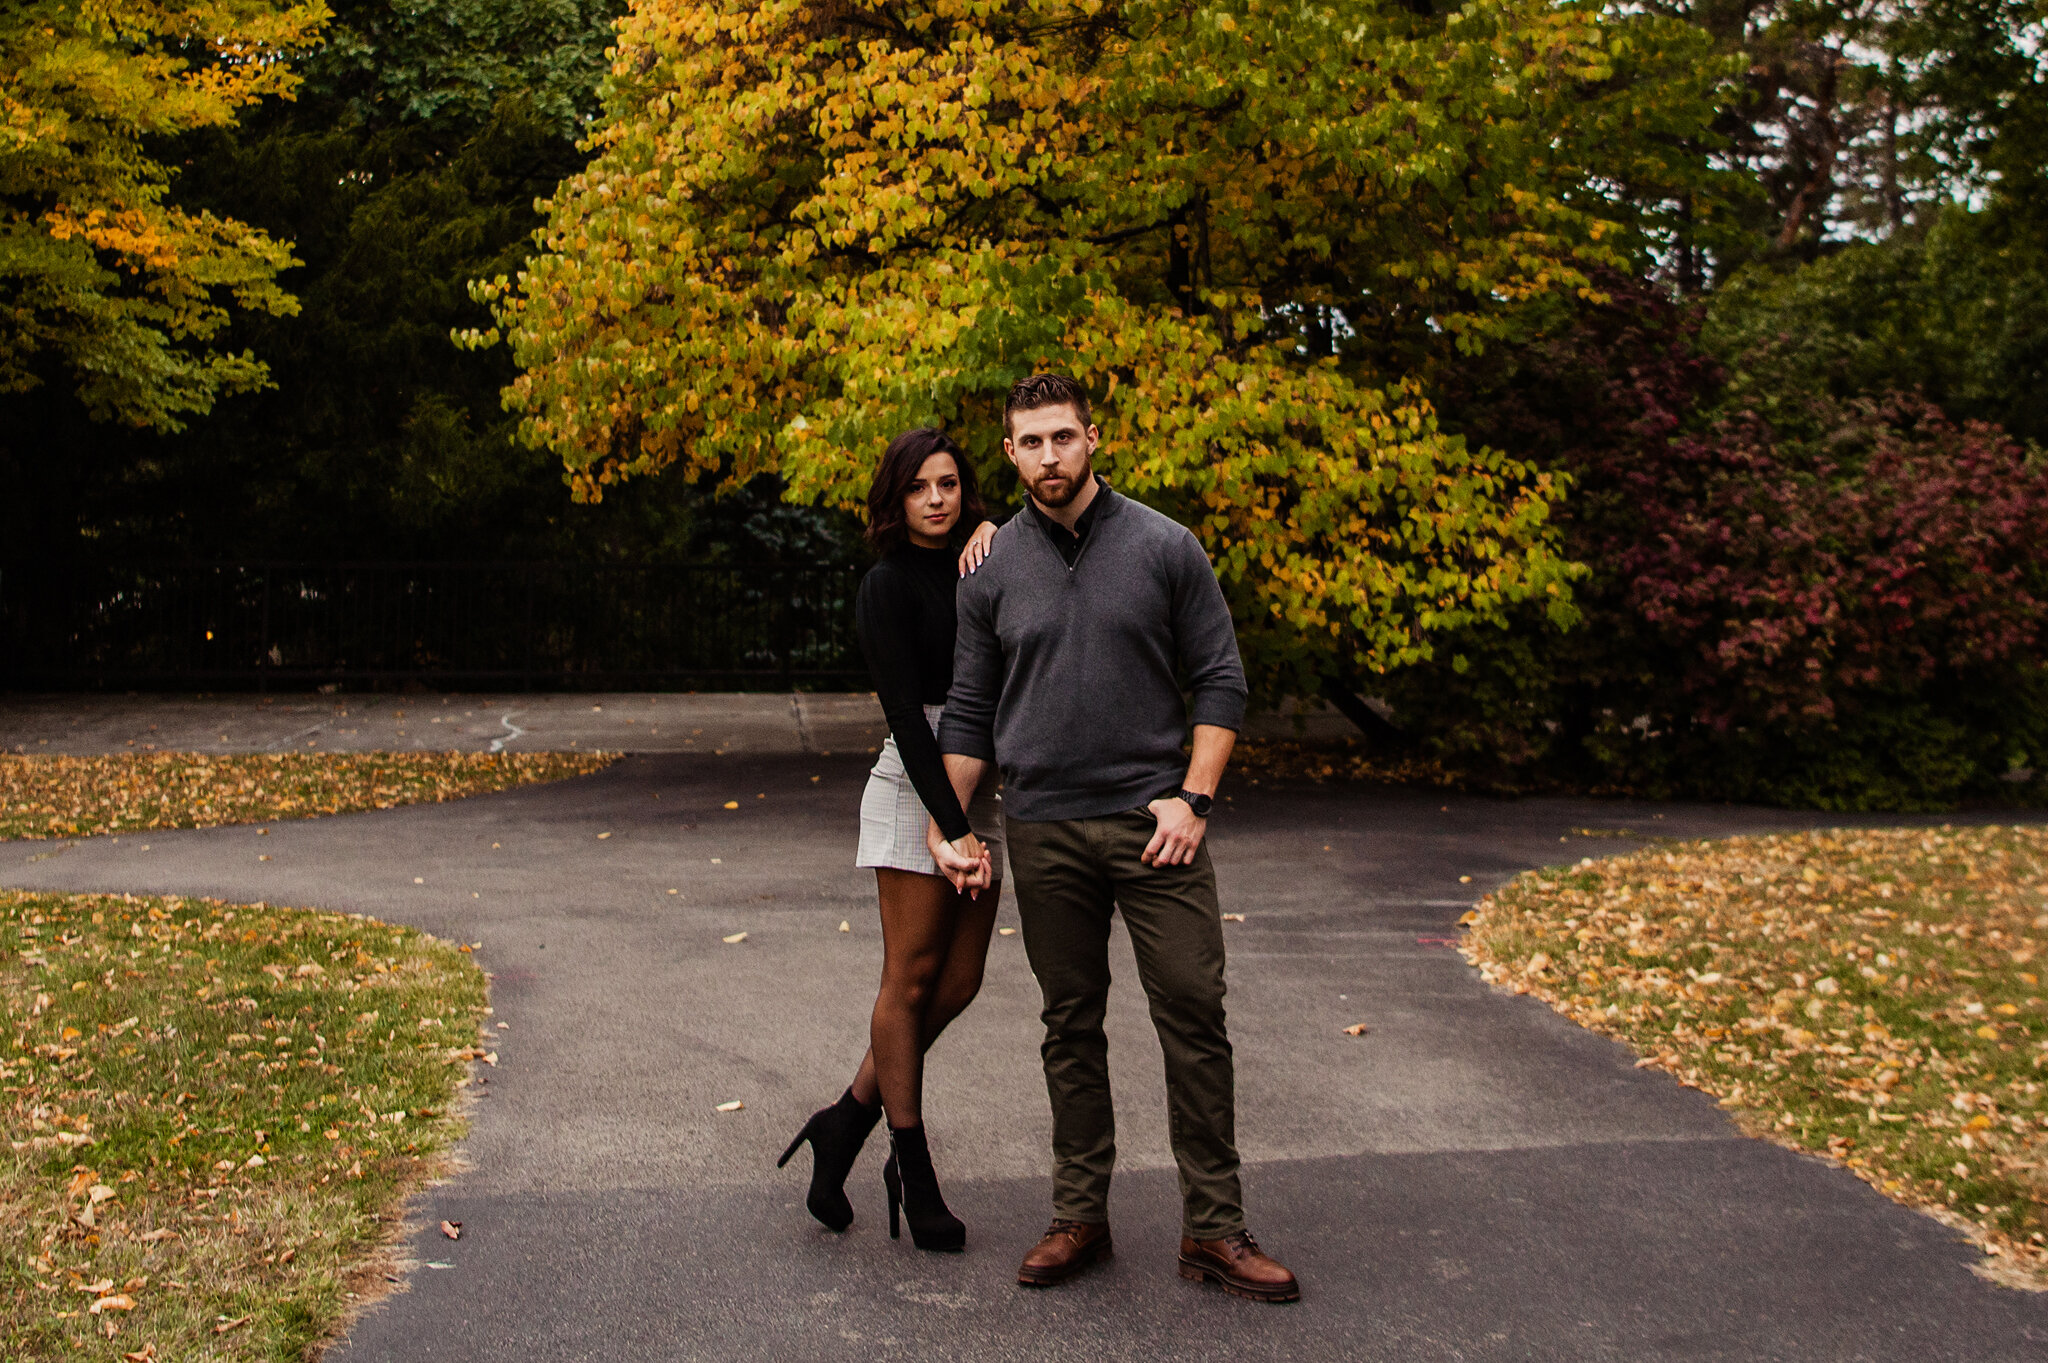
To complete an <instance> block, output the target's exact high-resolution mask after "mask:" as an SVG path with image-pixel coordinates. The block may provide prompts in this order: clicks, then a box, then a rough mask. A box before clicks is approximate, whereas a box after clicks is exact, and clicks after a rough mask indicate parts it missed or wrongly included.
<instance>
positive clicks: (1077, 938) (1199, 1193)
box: [1004, 810, 1244, 1240]
mask: <svg viewBox="0 0 2048 1363" xmlns="http://www.w3.org/2000/svg"><path fill="white" fill-rule="evenodd" d="M1155 826H1156V824H1155V822H1154V820H1153V818H1152V816H1151V815H1150V814H1149V813H1147V812H1145V811H1144V810H1135V811H1132V812H1129V813H1124V814H1110V815H1105V816H1104V817H1102V818H1098V819H1062V820H1055V821H1049V822H1027V821H1025V820H1021V819H1005V820H1004V828H1005V831H1006V833H1007V834H1008V837H1009V843H1010V878H1011V881H1012V883H1013V884H1014V885H1015V887H1016V891H1017V909H1018V912H1019V914H1020V915H1021V917H1022V919H1023V924H1024V949H1025V952H1026V953H1027V954H1028V955H1029V957H1030V959H1031V971H1032V973H1033V974H1034V975H1036V976H1037V977H1038V987H1039V989H1040V990H1041V991H1043V993H1044V996H1045V1011H1044V1013H1043V1014H1042V1016H1043V1018H1044V1020H1045V1043H1044V1045H1043V1046H1042V1047H1040V1054H1041V1055H1043V1056H1044V1058H1045V1087H1046V1091H1047V1092H1048V1093H1049V1094H1050V1095H1051V1097H1052V1150H1053V1215H1054V1216H1056V1217H1068V1218H1071V1219H1073V1220H1076V1221H1107V1220H1108V1219H1109V1178H1110V1173H1111V1171H1112V1170H1113V1169H1114V1168H1115V1166H1116V1111H1115V1108H1114V1105H1113V1104H1112V1102H1111V1100H1110V1092H1109V1042H1108V1039H1107V1038H1106V1037H1105V1036H1104V1035H1103V1031H1102V1020H1103V1014H1104V1012H1105V1011H1106V1009H1107V1007H1108V1003H1109V922H1110V915H1111V914H1113V913H1114V912H1116V911H1117V910H1119V909H1121V910H1122V912H1123V916H1124V927H1125V929H1126V930H1127V931H1128V932H1129V933H1130V936H1131V946H1132V948H1133V951H1134V953H1135V954H1136V956H1137V961H1138V981H1139V983H1141V984H1142V985H1143V986H1144V987H1145V997H1146V998H1147V1000H1149V1001H1150V1004H1151V1010H1152V1025H1153V1027H1154V1028H1155V1029H1157V1031H1158V1033H1159V1045H1160V1048H1161V1049H1162V1050H1163V1051H1164V1052H1165V1053H1166V1102H1167V1120H1168V1129H1169V1131H1170V1133H1171V1136H1172V1140H1173V1157H1174V1160H1175V1162H1176V1163H1177V1164H1178V1165H1179V1166H1180V1191H1181V1202H1182V1207H1183V1213H1182V1215H1183V1226H1184V1230H1185V1232H1186V1233H1187V1234H1189V1235H1192V1236H1194V1237H1196V1238H1197V1239H1202V1240H1213V1239H1220V1238H1221V1237H1223V1236H1225V1235H1229V1234H1231V1233H1232V1232H1234V1231H1238V1230H1242V1229H1243V1228H1244V1206H1243V1200H1242V1194H1241V1192H1240V1190H1239V1187H1238V1159H1237V1135H1236V1126H1237V1118H1236V1110H1237V1105H1236V1096H1235V1092H1234V1089H1235V1079H1234V1075H1233V1070H1232V1067H1231V1058H1230V1037H1229V1035H1228V1034H1227V1032H1226V1031H1225V1030H1224V1025H1223V923H1222V919H1221V916H1220V914H1219V911H1218V906H1217V900H1216V872H1215V869H1214V868H1213V867H1212V866H1211V865H1210V862H1209V849H1208V847H1207V846H1206V845H1204V846H1203V847H1202V848H1201V849H1200V850H1199V851H1198V852H1197V854H1196V857H1195V860H1194V862H1193V864H1191V865H1185V866H1147V865H1146V864H1145V863H1144V862H1143V861H1141V860H1140V859H1139V854H1140V853H1142V852H1143V851H1144V850H1145V844H1146V843H1147V842H1148V841H1150V839H1151V837H1152V832H1153V829H1154V828H1155Z"/></svg>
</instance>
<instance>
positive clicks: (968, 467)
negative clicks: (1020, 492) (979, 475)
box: [868, 426, 988, 554]
mask: <svg viewBox="0 0 2048 1363" xmlns="http://www.w3.org/2000/svg"><path fill="white" fill-rule="evenodd" d="M935 454H950V455H952V456H953V466H954V467H955V468H957V469H959V470H960V519H959V520H958V521H956V522H954V524H953V534H952V539H953V540H954V542H956V543H957V542H959V541H961V540H963V539H965V538H966V537H967V536H968V535H969V534H970V533H971V532H972V531H973V530H974V527H975V526H977V525H980V524H981V523H982V522H983V521H985V520H987V519H988V514H987V512H986V511H985V510H984V509H983V508H982V504H981V489H980V488H978V487H976V486H975V482H974V465H973V464H972V463H970V462H968V459H967V456H966V455H965V454H963V453H962V452H961V450H960V447H959V446H958V445H956V444H954V443H953V438H952V437H951V436H949V435H947V434H946V433H945V432H944V431H942V430H939V429H938V428H937V427H934V426H919V427H917V428H916V429H915V430H909V431H905V432H904V433H903V434H902V435H899V436H897V437H896V438H895V439H894V440H891V441H890V442H889V448H888V449H887V450H885V451H883V453H882V462H881V464H880V466H878V467H877V468H876V469H875V481H874V483H873V484H872V485H871V486H870V487H869V488H868V543H869V544H872V545H873V546H874V547H875V552H876V553H878V554H886V553H889V552H890V551H892V550H895V549H900V548H902V547H903V545H904V544H905V543H906V542H907V541H908V540H909V539H910V531H909V529H908V527H907V526H906V524H905V522H904V518H903V499H904V498H905V497H906V496H908V495H909V494H910V485H911V484H912V483H914V482H916V481H917V471H918V470H919V469H921V468H923V467H924V461H925V460H927V459H929V458H931V457H932V456H933V455H935Z"/></svg>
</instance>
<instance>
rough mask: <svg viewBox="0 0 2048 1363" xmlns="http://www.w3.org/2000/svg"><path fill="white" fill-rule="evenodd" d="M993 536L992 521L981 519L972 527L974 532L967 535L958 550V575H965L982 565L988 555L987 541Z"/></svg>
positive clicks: (993, 525)
mask: <svg viewBox="0 0 2048 1363" xmlns="http://www.w3.org/2000/svg"><path fill="white" fill-rule="evenodd" d="M995 537H996V523H995V522H994V521H983V522H982V523H981V524H980V525H977V526H975V527H974V533H973V534H971V535H969V536H968V537H967V543H966V545H965V546H964V547H963V548H962V549H961V550H960V576H962V577H965V576H967V575H968V574H969V573H971V572H973V571H974V570H975V569H976V568H979V567H980V566H981V565H982V561H983V560H984V559H986V558H987V557H988V546H989V543H990V542H991V541H992V540H994V539H995Z"/></svg>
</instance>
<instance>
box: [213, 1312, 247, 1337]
mask: <svg viewBox="0 0 2048 1363" xmlns="http://www.w3.org/2000/svg"><path fill="white" fill-rule="evenodd" d="M251 1319H252V1317H249V1316H236V1317H235V1318H234V1319H233V1320H229V1319H228V1318H227V1317H226V1316H221V1317H219V1320H220V1324H218V1325H216V1326H214V1327H213V1332H214V1333H215V1334H217V1335H224V1334H226V1333H227V1332H228V1331H230V1330H234V1329H239V1328H240V1327H241V1326H244V1325H247V1324H248V1323H249V1321H250V1320H251Z"/></svg>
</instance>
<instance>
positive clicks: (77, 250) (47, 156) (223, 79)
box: [0, 0, 327, 430]
mask: <svg viewBox="0 0 2048 1363" xmlns="http://www.w3.org/2000/svg"><path fill="white" fill-rule="evenodd" d="M326 15H327V10H326V7H325V6H324V5H323V4H321V3H320V2H319V0H300V2H299V3H291V2H290V0H25V2H24V3H17V4H11V5H9V6H7V7H6V9H5V11H4V13H0V73H4V82H0V298H4V300H5V302H4V309H0V391H6V392H25V391H27V390H29V389H31V388H35V387H38V386H41V385H44V384H52V383H56V384H68V385H70V386H71V387H72V388H73V389H74V391H75V392H76V393H77V396H78V398H79V400H80V401H81V402H82V403H83V405H84V407H85V409H86V411H87V412H88V413H89V414H91V415H92V416H93V417H94V418H95V419H99V420H120V421H125V422H129V423H131V424H134V425H138V426H149V427H155V428H157V429H163V430H175V429H177V427H178V426H179V424H180V417H181V415H182V414H189V413H196V412H205V411H207V410H209V409H210V408H211V407H212V405H213V402H214V399H215V397H216V396H217V395H219V394H220V393H222V392H232V391H236V390H243V389H248V388H253V387H256V386H258V385H260V384H261V383H262V382H263V380H264V375H265V370H264V367H263V365H262V364H261V362H259V361H258V360H257V359H256V358H255V357H254V356H253V355H250V354H249V353H247V352H243V353H240V354H229V353H225V352H224V351H222V350H220V349H218V348H216V347H215V345H214V342H215V341H216V340H217V339H218V337H219V335H220V333H221V331H222V329H223V328H224V327H225V326H226V325H227V324H228V322H229V320H230V318H231V316H232V315H233V310H234V309H235V308H243V309H254V310H259V311H263V312H270V313H288V312H290V311H291V309H292V308H293V307H294V304H293V301H292V299H291V297H290V296H289V295H288V294H286V293H285V292H284V291H283V290H281V289H280V288H279V287H278V286H277V282H276V277H277V274H278V272H279V271H280V270H282V269H284V268H285V267H286V266H288V265H290V264H291V263H292V260H291V255H290V252H289V249H288V247H287V246H286V245H285V244H283V243H280V242H276V241H273V240H271V239H270V238H269V237H268V236H266V235H264V234H263V233H262V232H260V231H258V230H256V229H255V228H253V227H250V226H248V225H247V224H245V223H241V222H236V221H233V220H230V219H223V218H218V217H215V216H213V215H212V214H208V213H189V212H185V211H183V210H181V209H179V208H177V207H176V206H174V205H172V204H170V203H168V202H167V201H166V193H167V191H168V189H169V187H170V181H171V172H170V169H169V168H168V167H167V166H166V165H165V164H164V163H163V162H162V161H161V160H159V159H157V156H156V155H153V154H152V152H153V149H154V148H156V147H159V146H160V145H161V142H162V139H167V138H171V137H175V136H177V135H178V134H181V133H186V132H190V131H193V130H195V129H202V128H217V127H222V126H225V125H227V124H230V123H232V122H233V121H234V119H235V117H236V115H237V113H238V111H240V110H241V109H243V108H246V107H247V106H248V105H250V104H252V103H254V102H256V101H257V100H260V99H264V98H266V97H269V96H289V95H290V93H291V90H292V88H293V85H294V77H293V76H292V74H291V72H290V70H289V69H288V67H287V65H286V58H287V57H288V56H289V54H290V53H291V51H292V50H293V49H294V48H296V47H300V46H303V45H304V44H306V43H308V42H311V41H312V40H313V39H314V37H315V36H316V35H317V33H318V31H319V28H320V25H321V24H322V22H323V21H324V20H325V18H326Z"/></svg>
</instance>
